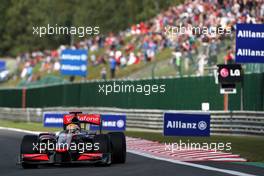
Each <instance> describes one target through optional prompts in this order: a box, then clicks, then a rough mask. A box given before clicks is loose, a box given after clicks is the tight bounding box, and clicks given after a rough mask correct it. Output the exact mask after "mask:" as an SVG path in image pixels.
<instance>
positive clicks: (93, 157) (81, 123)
mask: <svg viewBox="0 0 264 176" xmlns="http://www.w3.org/2000/svg"><path fill="white" fill-rule="evenodd" d="M90 125H98V126H99V129H100V130H99V132H96V131H90V130H89V127H90ZM20 150H21V151H20V155H19V162H18V163H19V164H21V165H22V167H23V168H36V167H38V165H41V164H55V165H56V164H59V165H61V164H74V163H78V164H81V163H91V164H96V165H104V166H109V165H110V164H111V163H125V161H126V139H125V135H124V133H122V132H110V133H107V134H103V133H102V120H101V117H100V115H99V114H82V112H70V113H69V114H66V115H64V117H63V131H61V132H59V133H56V134H54V133H40V134H39V135H25V136H24V137H23V139H22V143H21V148H20Z"/></svg>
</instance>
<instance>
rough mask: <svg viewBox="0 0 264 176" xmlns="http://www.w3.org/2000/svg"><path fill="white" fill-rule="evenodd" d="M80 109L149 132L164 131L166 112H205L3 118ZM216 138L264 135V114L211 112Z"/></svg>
mask: <svg viewBox="0 0 264 176" xmlns="http://www.w3.org/2000/svg"><path fill="white" fill-rule="evenodd" d="M73 110H78V111H79V110H80V111H83V112H89V113H100V114H125V115H126V116H127V129H128V130H138V131H149V132H162V129H163V114H164V112H187V113H194V112H196V113H197V112H201V111H170V110H143V109H120V108H103V107H87V108H76V107H72V108H62V107H56V108H27V109H21V108H0V119H6V120H12V121H26V122H42V115H43V112H47V111H56V112H67V111H73ZM210 114H211V134H212V135H215V134H217V135H219V134H221V135H264V112H263V111H210Z"/></svg>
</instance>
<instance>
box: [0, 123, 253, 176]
mask: <svg viewBox="0 0 264 176" xmlns="http://www.w3.org/2000/svg"><path fill="white" fill-rule="evenodd" d="M0 130H8V131H15V132H22V133H31V134H39V133H40V132H37V131H29V130H22V129H17V128H6V127H0ZM127 152H129V153H132V154H136V155H140V156H144V157H147V158H151V159H156V160H161V161H167V162H171V163H175V164H180V165H185V166H190V167H195V168H199V169H204V170H209V171H216V172H222V173H226V174H231V175H236V176H257V175H252V174H247V173H243V172H238V171H234V170H228V169H219V168H216V167H211V166H205V165H200V164H195V163H189V162H184V161H178V160H173V159H167V158H161V157H157V156H154V155H151V154H146V153H142V152H138V151H134V150H127Z"/></svg>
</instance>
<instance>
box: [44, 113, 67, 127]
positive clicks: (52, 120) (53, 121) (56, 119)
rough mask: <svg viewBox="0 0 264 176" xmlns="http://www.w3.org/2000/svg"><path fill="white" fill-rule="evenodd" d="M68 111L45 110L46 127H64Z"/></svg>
mask: <svg viewBox="0 0 264 176" xmlns="http://www.w3.org/2000/svg"><path fill="white" fill-rule="evenodd" d="M64 114H67V113H66V112H65V113H63V112H61V113H60V112H45V113H44V114H43V126H44V127H63V116H64Z"/></svg>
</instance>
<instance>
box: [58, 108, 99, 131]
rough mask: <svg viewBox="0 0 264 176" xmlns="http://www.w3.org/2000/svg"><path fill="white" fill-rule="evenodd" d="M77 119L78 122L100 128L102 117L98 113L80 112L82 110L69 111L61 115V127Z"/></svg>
mask: <svg viewBox="0 0 264 176" xmlns="http://www.w3.org/2000/svg"><path fill="white" fill-rule="evenodd" d="M76 119H78V121H79V122H80V123H89V124H93V125H98V126H100V131H101V128H102V119H101V115H100V114H82V112H70V113H69V114H65V115H64V116H63V128H64V129H65V128H66V126H67V125H68V124H71V123H74V121H75V120H76Z"/></svg>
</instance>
